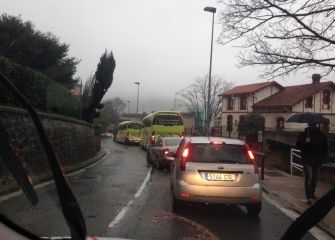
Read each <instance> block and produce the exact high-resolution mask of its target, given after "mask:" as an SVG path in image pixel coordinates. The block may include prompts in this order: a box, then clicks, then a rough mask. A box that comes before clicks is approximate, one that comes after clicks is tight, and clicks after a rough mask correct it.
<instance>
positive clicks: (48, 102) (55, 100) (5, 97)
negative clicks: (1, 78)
mask: <svg viewBox="0 0 335 240" xmlns="http://www.w3.org/2000/svg"><path fill="white" fill-rule="evenodd" d="M0 71H1V72H2V73H3V74H4V75H5V76H7V77H8V78H9V79H10V80H11V81H12V82H13V83H14V84H15V86H16V87H17V88H18V89H19V90H20V91H21V92H22V93H23V95H24V96H25V97H26V98H27V99H28V100H29V101H30V103H31V104H32V105H33V106H34V107H36V108H37V109H38V110H40V111H44V112H50V113H56V114H60V115H64V116H69V117H75V118H80V99H79V97H76V96H72V94H71V93H70V91H69V89H67V88H66V87H64V86H63V85H61V84H59V83H57V82H55V81H53V80H51V79H50V78H47V77H46V76H44V75H43V74H41V73H39V72H36V71H34V70H32V69H30V68H27V67H24V66H21V65H19V64H16V63H13V62H11V61H10V60H8V59H7V58H4V57H0ZM0 104H1V105H13V106H18V103H17V102H16V100H15V99H14V98H13V96H12V95H11V94H9V93H8V89H6V88H5V87H4V86H3V85H2V84H0Z"/></svg>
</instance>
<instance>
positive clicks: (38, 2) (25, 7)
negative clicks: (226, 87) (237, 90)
mask: <svg viewBox="0 0 335 240" xmlns="http://www.w3.org/2000/svg"><path fill="white" fill-rule="evenodd" d="M0 6H1V11H2V13H8V14H11V15H21V17H22V19H23V20H25V21H26V20H30V21H32V22H33V23H34V24H35V26H36V29H38V30H41V31H43V32H46V31H49V32H52V33H53V34H55V35H56V36H58V37H59V38H60V41H61V42H65V43H68V44H70V51H69V55H70V56H74V57H77V58H79V59H81V62H80V64H79V65H78V73H77V75H78V76H79V77H81V78H82V79H83V80H84V81H85V80H86V79H87V78H88V76H89V75H90V73H92V72H93V73H94V71H95V70H96V66H97V64H98V61H99V58H100V56H101V54H102V53H103V52H104V50H105V49H106V48H107V49H108V50H112V51H113V54H114V57H115V60H116V69H115V73H114V81H113V84H112V86H111V88H110V89H109V91H108V92H107V94H106V96H105V98H104V99H109V98H113V97H116V96H119V97H121V98H122V99H124V100H129V101H130V111H131V112H134V111H135V110H136V96H137V86H136V85H135V84H134V82H137V81H138V82H140V104H139V105H140V107H139V109H140V111H143V109H144V111H146V112H150V111H152V110H167V109H171V108H172V107H173V102H174V94H175V93H176V92H177V91H179V90H181V89H183V88H186V87H187V86H188V85H189V84H191V83H192V82H193V78H194V77H195V76H201V75H204V74H206V73H207V72H208V69H209V54H210V37H211V24H212V22H211V21H212V15H211V14H210V13H208V12H204V11H203V8H204V7H205V6H213V7H217V8H218V11H220V8H221V6H220V5H217V3H216V1H214V0H141V1H140V0H127V1H126V0H99V1H93V0H90V1H89V0H57V1H51V0H49V1H46V0H29V1H28V0H25V1H22V0H0ZM216 21H217V20H216ZM219 33H220V25H219V24H215V32H214V38H217V37H218V35H219ZM239 51H240V49H237V48H234V47H232V46H231V45H230V46H222V45H218V44H216V43H214V50H213V74H217V75H220V76H222V77H223V78H224V79H225V80H228V81H232V82H233V83H234V85H240V84H249V83H255V82H260V81H264V79H260V78H258V75H259V74H260V70H261V69H257V68H242V69H239V68H237V67H236V64H237V59H236V56H237V54H238V52H239ZM277 81H278V82H279V83H281V84H283V85H292V84H302V83H308V82H310V80H309V79H308V78H306V77H301V75H299V76H290V78H288V79H286V80H285V81H284V80H281V79H278V80H277Z"/></svg>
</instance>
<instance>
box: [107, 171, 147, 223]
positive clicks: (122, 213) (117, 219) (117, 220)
mask: <svg viewBox="0 0 335 240" xmlns="http://www.w3.org/2000/svg"><path fill="white" fill-rule="evenodd" d="M151 172H152V167H150V168H149V171H148V173H147V176H146V177H145V179H144V181H143V183H142V184H141V186H140V188H139V189H138V190H137V192H136V193H135V195H134V198H138V197H139V196H141V194H142V192H143V190H144V188H145V186H146V185H147V182H148V181H149V179H150V176H151ZM133 203H134V199H132V200H130V201H129V202H128V203H127V205H126V206H125V207H123V208H122V209H121V211H120V212H119V213H118V215H117V216H116V217H115V218H114V220H113V221H112V222H111V223H110V224H109V225H108V227H109V228H113V227H115V226H116V225H117V224H119V223H120V221H121V220H122V219H123V218H124V217H125V216H126V214H127V212H128V210H129V209H130V207H131V205H133Z"/></svg>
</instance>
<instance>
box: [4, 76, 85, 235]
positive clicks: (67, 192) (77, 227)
mask: <svg viewBox="0 0 335 240" xmlns="http://www.w3.org/2000/svg"><path fill="white" fill-rule="evenodd" d="M0 80H1V82H2V84H3V85H4V86H5V87H7V88H8V89H9V91H10V92H11V93H12V94H13V96H14V97H15V99H16V100H17V101H18V102H19V103H20V104H21V105H22V107H24V108H25V109H27V111H28V112H29V114H30V116H31V118H32V120H33V123H34V125H35V127H36V130H37V132H38V135H39V137H40V140H41V144H42V146H43V148H44V150H45V152H46V154H47V156H48V162H49V166H50V169H51V171H52V174H53V178H54V180H55V185H56V189H57V193H58V197H59V200H60V205H61V208H62V212H63V215H64V217H65V219H66V222H67V224H68V226H69V228H70V232H71V238H72V239H75V240H77V239H78V240H81V239H85V237H86V235H87V234H86V226H85V220H84V217H83V214H82V212H81V210H80V207H79V204H78V202H77V200H76V198H75V196H74V194H73V192H72V190H71V187H70V184H69V182H68V180H67V178H66V177H65V175H64V172H63V170H62V167H61V165H60V164H61V163H60V161H59V159H58V157H57V156H56V154H55V152H54V151H53V149H52V146H51V144H50V142H49V139H48V137H47V135H46V133H45V130H44V127H43V125H42V123H41V121H40V119H39V116H38V115H37V112H36V110H35V109H34V107H33V106H32V105H31V104H30V103H29V101H28V100H27V99H26V98H25V97H24V96H23V95H22V94H21V93H20V91H19V90H18V89H17V88H16V87H15V86H14V84H13V83H12V82H11V81H10V80H9V79H8V78H7V77H5V76H4V75H3V74H2V73H1V72H0Z"/></svg>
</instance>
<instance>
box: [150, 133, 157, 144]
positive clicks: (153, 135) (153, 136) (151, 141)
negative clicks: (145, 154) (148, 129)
mask: <svg viewBox="0 0 335 240" xmlns="http://www.w3.org/2000/svg"><path fill="white" fill-rule="evenodd" d="M155 140H156V136H155V132H152V135H151V138H150V143H151V144H154V143H155Z"/></svg>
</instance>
